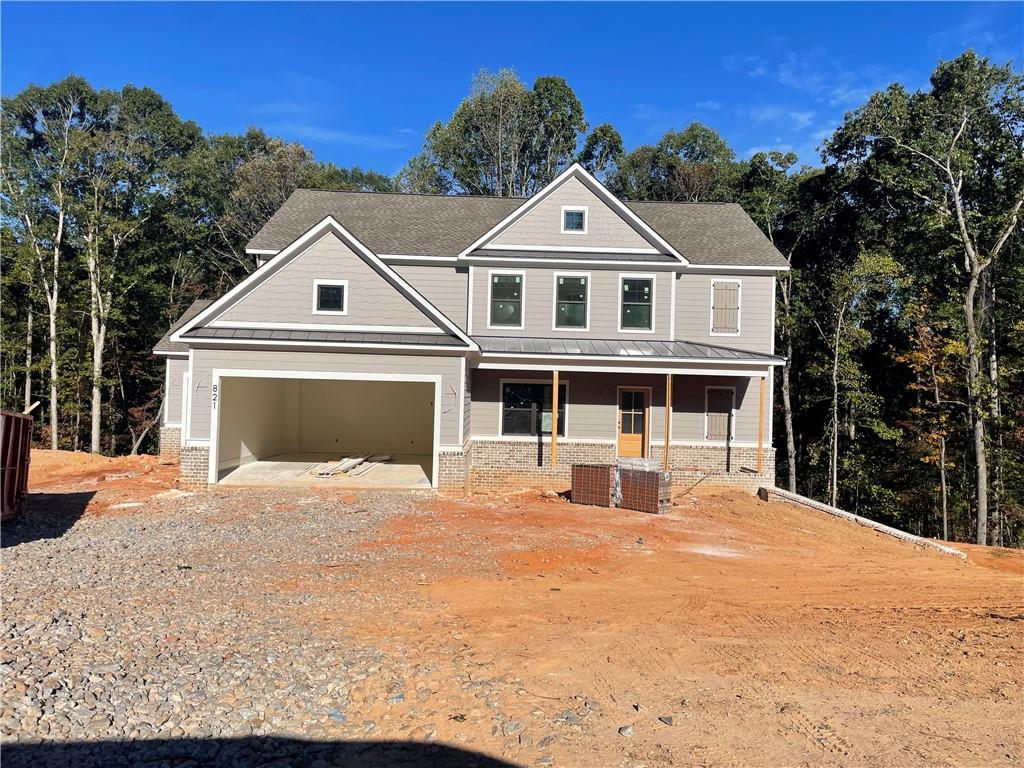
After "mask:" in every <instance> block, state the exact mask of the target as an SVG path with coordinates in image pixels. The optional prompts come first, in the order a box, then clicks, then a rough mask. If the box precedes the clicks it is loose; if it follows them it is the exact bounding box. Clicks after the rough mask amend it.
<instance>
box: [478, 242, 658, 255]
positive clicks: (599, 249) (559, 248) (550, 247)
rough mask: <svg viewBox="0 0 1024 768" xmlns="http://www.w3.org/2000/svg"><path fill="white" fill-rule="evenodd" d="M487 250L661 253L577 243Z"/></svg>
mask: <svg viewBox="0 0 1024 768" xmlns="http://www.w3.org/2000/svg"><path fill="white" fill-rule="evenodd" d="M487 250H489V251H534V252H540V253H636V254H647V255H650V256H654V255H657V254H659V253H661V251H659V250H658V249H657V248H605V247H603V246H600V247H599V246H595V247H593V248H583V247H580V246H577V245H505V244H504V243H503V244H502V245H495V246H492V247H491V248H488V249H487Z"/></svg>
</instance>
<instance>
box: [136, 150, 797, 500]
mask: <svg viewBox="0 0 1024 768" xmlns="http://www.w3.org/2000/svg"><path fill="white" fill-rule="evenodd" d="M248 251H249V253H251V254H252V255H253V256H254V258H255V259H256V261H257V264H258V268H257V269H256V270H255V271H254V272H253V273H252V274H251V275H250V276H249V277H248V278H247V279H245V280H244V281H242V282H241V283H240V284H239V285H237V286H236V287H235V288H234V289H233V290H231V291H229V292H228V293H226V294H224V295H223V296H221V297H220V298H219V299H217V300H216V301H213V302H197V303H196V304H194V305H193V306H192V307H190V308H189V310H188V312H186V313H185V315H184V316H183V317H182V318H181V319H180V320H179V321H178V323H177V324H176V326H175V327H174V329H172V331H171V332H169V333H168V335H167V336H165V337H164V339H162V340H161V341H160V342H159V344H158V345H157V347H156V348H155V350H154V352H155V353H156V354H158V355H164V356H166V358H167V369H166V370H167V384H166V407H165V413H164V424H163V429H162V431H161V443H162V446H163V450H164V451H165V452H169V453H177V452H179V450H180V455H181V473H182V476H183V478H185V479H186V480H187V481H190V482H194V483H200V484H205V483H209V484H215V483H217V482H220V481H222V480H223V479H224V478H226V477H230V476H231V475H232V473H233V472H236V471H238V469H239V468H240V467H245V466H247V465H249V464H251V463H253V462H261V461H271V460H274V459H275V457H277V458H281V457H284V458H285V459H288V460H292V459H294V461H296V462H297V463H298V464H301V462H302V461H306V463H307V464H308V460H309V457H314V459H315V458H316V457H319V456H340V455H346V454H353V453H360V452H361V453H379V454H387V455H390V456H392V458H393V461H396V462H401V461H409V462H410V463H412V464H416V465H418V466H419V467H420V468H421V469H422V475H423V484H426V483H429V485H430V486H432V487H434V488H446V487H447V488H464V487H466V488H469V489H473V490H476V489H494V488H510V487H524V486H531V485H547V486H551V485H561V486H563V487H564V486H565V485H567V482H568V479H569V474H570V467H571V465H572V464H574V463H581V462H585V463H592V462H597V463H606V462H613V461H615V460H616V458H617V457H646V458H650V459H654V460H657V461H659V462H661V463H663V464H665V465H667V466H668V467H670V468H671V469H672V470H673V472H674V473H676V476H677V477H679V478H680V479H686V478H693V479H694V480H696V479H699V478H706V482H708V483H717V484H723V483H725V484H735V485H741V486H744V487H747V488H752V487H755V486H757V485H758V484H765V483H768V484H771V483H773V480H774V467H775V461H774V451H773V449H772V447H771V445H772V428H771V412H772V402H773V396H774V394H773V387H772V371H773V367H774V366H777V365H780V364H781V363H782V360H781V358H779V357H776V356H775V355H774V354H773V353H774V336H775V334H774V325H775V312H774V307H775V282H776V274H777V273H778V272H779V271H781V270H785V269H787V264H786V261H785V259H784V258H783V257H782V256H781V255H780V254H779V253H778V251H777V250H776V249H775V248H774V247H773V246H772V245H771V243H770V242H769V241H768V240H767V239H766V238H765V237H764V235H763V234H762V233H761V232H760V231H759V230H758V228H757V227H756V226H755V225H754V223H753V222H752V221H751V220H750V218H749V217H748V216H747V215H746V214H745V213H744V211H743V210H742V209H741V208H740V207H739V206H738V205H733V204H718V203H658V202H622V201H620V200H618V199H617V198H616V197H614V196H613V195H612V194H611V193H609V192H608V190H607V189H605V188H604V186H602V184H601V183H600V182H599V181H597V180H596V179H595V178H594V177H593V176H591V175H590V174H589V173H587V171H586V170H584V169H583V168H582V167H580V166H578V165H574V166H572V167H571V168H568V169H567V170H566V171H565V172H563V173H562V174H561V175H559V176H558V177H557V178H556V179H555V180H554V181H552V182H551V184H550V185H548V186H547V187H545V188H544V189H542V190H541V191H540V192H538V193H537V194H536V195H534V196H533V197H531V198H528V199H510V198H490V197H453V196H440V195H413V194H379V193H363V192H333V191H321V190H305V189H304V190H298V191H296V192H295V193H294V194H293V195H292V196H291V197H290V198H289V199H288V201H287V202H286V203H285V204H284V205H283V206H282V207H281V209H280V210H279V211H278V212H277V213H276V214H274V216H273V217H272V218H271V219H270V220H269V221H268V222H267V224H266V225H265V226H264V227H263V228H262V229H261V230H260V231H259V233H258V234H257V235H256V236H255V237H254V238H253V240H252V241H251V242H250V243H249V245H248Z"/></svg>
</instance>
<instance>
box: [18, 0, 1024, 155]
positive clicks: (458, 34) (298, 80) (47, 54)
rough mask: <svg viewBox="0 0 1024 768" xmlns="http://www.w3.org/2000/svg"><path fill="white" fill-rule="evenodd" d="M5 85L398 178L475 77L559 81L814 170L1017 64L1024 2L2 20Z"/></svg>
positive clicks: (639, 114)
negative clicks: (104, 94) (63, 89)
mask: <svg viewBox="0 0 1024 768" xmlns="http://www.w3.org/2000/svg"><path fill="white" fill-rule="evenodd" d="M0 22H2V28H0V35H2V38H0V46H2V47H0V65H2V77H0V89H2V92H3V94H4V95H5V96H10V95H13V94H15V93H17V92H18V91H19V90H21V89H22V88H23V87H24V86H25V85H27V84H28V83H33V82H34V83H39V84H45V83H49V82H51V81H53V80H57V79H60V78H62V77H64V76H65V75H67V74H69V73H76V74H80V75H83V76H85V77H86V78H87V79H88V80H89V81H90V82H91V83H92V84H93V85H94V86H97V87H120V86H121V85H124V84H125V83H134V84H135V85H140V86H141V85H148V86H151V87H153V88H155V89H156V90H157V91H159V92H160V93H162V94H163V95H164V96H165V97H166V98H167V99H169V100H170V102H171V103H172V104H173V105H174V107H175V109H176V111H177V112H178V114H179V115H181V116H182V117H183V118H187V119H191V120H195V121H196V122H197V123H198V124H199V125H200V126H202V127H203V129H205V130H206V131H209V132H217V133H219V132H241V131H243V130H244V129H245V128H246V126H248V125H257V126H260V127H262V128H264V129H265V130H266V131H268V132H269V133H271V134H274V135H278V136H282V137H284V138H287V139H292V140H296V141H301V142H302V143H304V144H305V145H307V146H308V147H310V148H311V149H312V150H313V151H314V152H315V153H316V156H317V157H318V158H319V159H322V160H331V161H334V162H335V163H338V164H340V165H346V166H347V165H361V166H363V167H364V168H372V169H375V170H379V171H381V172H384V173H394V172H395V171H397V170H398V169H399V168H400V167H401V166H402V164H403V163H404V162H405V160H406V159H407V158H408V157H409V156H411V155H413V154H415V153H416V152H417V151H418V150H419V148H420V145H421V142H422V137H423V134H424V132H425V131H426V129H427V128H428V127H429V126H430V125H431V124H432V123H433V122H434V121H436V120H438V119H447V118H448V116H449V115H451V113H452V111H453V110H454V108H455V107H456V105H457V104H458V103H459V101H460V100H461V99H462V98H463V97H464V96H465V95H466V93H467V92H468V88H469V82H470V79H471V78H472V76H473V75H474V73H476V72H477V71H478V70H479V69H480V68H481V67H485V68H487V69H491V70H496V69H498V68H501V67H513V68H514V69H515V70H516V71H517V72H518V73H519V75H520V77H521V78H522V79H523V80H524V81H526V82H527V83H530V82H532V81H533V78H535V77H536V76H538V75H561V76H562V77H564V78H566V80H567V81H568V82H569V84H570V85H571V86H572V87H573V88H574V89H575V91H576V93H577V95H578V96H579V97H580V100H581V101H582V102H583V106H584V109H585V110H586V118H587V120H588V121H589V122H590V124H591V125H592V126H593V125H597V124H599V123H602V122H611V123H613V124H614V125H615V126H616V127H617V128H618V129H619V131H620V132H621V133H622V135H623V139H624V140H625V142H626V146H627V147H628V148H632V147H635V146H637V145H639V144H644V143H649V142H654V141H657V139H658V137H659V136H660V135H661V134H662V133H663V132H664V131H665V130H668V129H670V128H681V127H684V126H685V125H687V124H688V123H689V122H690V121H692V120H700V121H701V122H704V123H707V124H708V125H711V126H714V127H715V128H717V129H718V130H719V131H721V133H722V134H723V135H724V136H725V137H726V138H727V139H728V140H729V142H730V143H731V144H732V146H733V147H734V148H735V149H736V151H737V152H738V153H739V154H740V155H741V156H749V155H750V154H751V153H752V152H754V151H756V150H757V149H762V148H778V149H785V150H792V151H795V152H797V153H798V154H799V155H800V157H801V159H802V160H803V161H805V162H816V152H815V147H816V146H817V145H818V144H819V142H820V141H821V140H822V138H824V137H825V136H827V135H828V134H829V133H831V131H832V129H834V128H835V126H836V125H837V124H838V123H839V122H840V121H841V120H842V117H843V114H844V113H845V112H846V111H848V110H850V109H851V108H853V107H856V106H857V105H858V104H860V103H861V102H862V101H863V100H864V99H865V97H866V96H867V95H868V94H870V93H871V92H872V91H874V90H876V89H878V88H882V87H884V86H885V85H887V84H888V83H889V82H892V81H894V80H899V81H901V82H903V83H904V84H906V85H907V86H909V87H912V88H921V87H924V86H926V85H927V81H928V76H929V74H930V72H931V71H932V69H933V68H934V66H935V63H936V62H937V61H938V60H939V59H942V58H952V57H954V56H956V55H957V54H959V53H960V52H962V51H963V50H964V49H965V48H967V47H973V48H975V49H976V50H977V51H979V52H980V53H982V54H985V55H988V56H991V57H992V58H994V59H996V60H998V61H1000V62H1005V61H1006V60H1008V59H1011V58H1012V59H1014V60H1015V62H1016V64H1017V66H1020V62H1021V59H1022V50H1021V48H1022V42H1021V41H1022V40H1024V4H1021V3H1003V4H997V3H972V4H959V3H906V4H895V3H894V4H881V3H865V4H811V3H793V4H767V3H766V4H746V3H721V4H644V5H639V4H629V5H625V4H611V3H606V4H583V3H574V4H539V3H534V4H511V3H509V4H471V3H463V4H441V3H432V4H418V5H414V4H398V3H388V4H376V5H370V4H354V3H333V4H328V3H313V4H299V3H290V4H279V3H259V4H253V3H223V4H207V3H189V4H174V3H165V4H127V3H117V4H98V3H97V4H94V3H76V4H56V3H12V2H4V3H3V5H2V6H0Z"/></svg>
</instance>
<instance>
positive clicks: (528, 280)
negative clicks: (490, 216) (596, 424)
mask: <svg viewBox="0 0 1024 768" xmlns="http://www.w3.org/2000/svg"><path fill="white" fill-rule="evenodd" d="M501 271H522V272H523V273H525V283H524V288H523V326H524V327H523V328H522V329H516V328H508V327H506V326H500V327H496V328H488V319H489V317H488V313H489V312H490V292H489V291H490V280H491V278H490V275H491V274H492V273H493V272H501ZM570 272H577V273H578V272H583V273H588V274H589V275H590V283H591V285H590V303H589V305H588V307H587V311H588V314H589V318H590V330H589V331H583V330H573V329H570V328H558V329H553V327H552V326H553V316H554V290H555V288H554V284H555V283H554V280H555V275H556V274H560V273H570ZM639 274H645V275H646V274H650V275H653V276H654V331H653V332H629V331H622V332H620V331H619V329H618V323H619V294H620V290H621V289H620V282H621V278H622V275H639ZM672 279H673V274H672V273H671V272H665V271H662V272H655V271H652V270H650V269H649V268H646V267H638V268H636V269H594V268H593V265H589V266H583V265H581V266H579V267H566V268H565V269H554V268H550V267H531V268H525V269H520V268H518V267H509V268H508V269H507V270H505V269H504V268H502V267H500V266H495V267H484V266H475V267H473V335H474V336H536V337H555V338H558V337H563V338H574V337H575V338H579V337H583V336H588V337H591V338H595V339H616V338H623V339H668V338H670V333H671V329H670V324H669V320H670V318H671V316H672V315H671V307H672V293H671V291H672Z"/></svg>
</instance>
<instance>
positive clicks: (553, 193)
mask: <svg viewBox="0 0 1024 768" xmlns="http://www.w3.org/2000/svg"><path fill="white" fill-rule="evenodd" d="M580 207H582V208H586V221H587V224H586V227H587V228H586V231H585V232H583V233H572V234H570V233H563V232H562V212H563V210H564V209H565V208H580ZM477 250H488V251H494V250H509V251H522V250H528V251H541V252H543V251H554V252H565V251H583V252H586V251H591V252H602V251H605V252H623V253H638V254H649V255H652V256H657V255H668V256H671V257H673V258H674V260H676V261H679V262H683V263H686V259H684V258H683V257H682V255H680V253H679V252H678V251H677V250H676V249H675V248H674V247H673V246H672V245H671V244H670V243H669V242H668V241H666V240H665V239H664V238H662V237H661V236H660V235H659V234H658V233H657V232H655V231H654V229H652V228H651V227H650V225H648V224H647V222H645V221H644V220H643V219H641V218H640V217H639V216H638V215H637V214H636V213H634V212H633V211H632V210H630V208H629V207H627V206H626V205H625V204H623V203H622V201H621V200H619V199H618V198H617V197H615V195H613V194H611V193H610V192H609V191H608V190H607V189H605V187H604V185H602V184H601V183H600V182H599V181H598V180H597V179H595V178H594V177H593V176H591V175H590V174H589V173H588V172H587V171H586V169H584V168H583V166H581V165H580V164H579V163H574V164H573V165H571V166H570V167H569V168H567V169H566V170H565V171H563V172H562V173H561V174H559V175H558V176H557V177H556V178H555V179H554V180H553V181H552V182H551V183H550V184H548V185H547V186H546V187H544V189H542V190H541V191H540V192H538V193H537V194H536V195H534V196H533V197H531V198H530V199H529V200H527V201H526V202H525V203H524V204H523V205H521V206H519V207H518V208H516V209H515V210H514V211H512V212H510V213H509V214H508V215H507V216H506V217H505V218H504V219H502V220H501V221H499V222H498V223H497V224H495V225H494V226H493V227H491V229H490V230H488V231H487V232H486V233H485V234H484V235H483V236H481V237H480V238H478V239H477V240H476V241H475V242H473V243H472V244H471V245H470V246H468V247H467V248H465V249H464V250H463V251H462V252H461V253H460V254H459V258H466V257H468V256H470V255H471V254H472V253H473V252H474V251H477Z"/></svg>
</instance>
